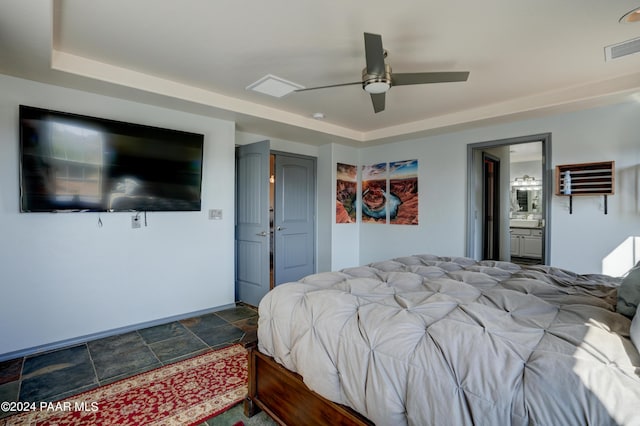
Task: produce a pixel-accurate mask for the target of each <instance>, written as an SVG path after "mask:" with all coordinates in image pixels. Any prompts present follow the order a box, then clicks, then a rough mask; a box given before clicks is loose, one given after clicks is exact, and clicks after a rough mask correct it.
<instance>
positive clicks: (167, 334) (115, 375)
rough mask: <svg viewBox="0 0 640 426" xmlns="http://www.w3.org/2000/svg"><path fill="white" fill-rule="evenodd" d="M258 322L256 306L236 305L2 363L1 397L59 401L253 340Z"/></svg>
mask: <svg viewBox="0 0 640 426" xmlns="http://www.w3.org/2000/svg"><path fill="white" fill-rule="evenodd" d="M257 320H258V315H257V311H256V310H255V309H254V308H252V307H250V306H246V305H238V306H236V307H234V308H231V309H226V310H222V311H218V312H214V313H210V314H205V315H201V316H198V317H194V318H188V319H184V320H180V321H174V322H171V323H168V324H164V325H158V326H154V327H149V328H144V329H140V330H136V331H132V332H128V333H125V334H121V335H117V336H111V337H105V338H102V339H98V340H93V341H89V342H86V343H83V344H79V345H75V346H71V347H67V348H62V349H57V350H53V351H50V352H45V353H40V354H35V355H30V356H26V357H23V358H18V359H13V360H9V361H4V362H0V401H35V402H39V401H56V400H59V399H62V398H66V397H69V396H72V395H75V394H77V393H80V392H83V391H87V390H89V389H92V388H95V387H98V386H101V385H104V384H107V383H111V382H114V381H116V380H119V379H123V378H126V377H129V376H131V375H134V374H138V373H142V372H145V371H148V370H151V369H153V368H157V367H160V366H163V365H166V364H170V363H172V362H176V361H180V360H183V359H186V358H189V357H192V356H196V355H199V354H201V353H204V352H206V351H209V350H211V349H216V348H219V347H223V346H225V345H229V344H231V343H238V342H240V343H243V344H250V343H252V342H254V341H255V340H256V339H257V336H256V330H257ZM236 411H238V410H236ZM8 414H9V413H3V412H0V419H2V418H3V417H6V416H7V415H8ZM256 420H257V419H256ZM0 424H2V422H1V421H0ZM209 424H210V425H213V424H216V425H218V424H220V422H213V420H210V421H209Z"/></svg>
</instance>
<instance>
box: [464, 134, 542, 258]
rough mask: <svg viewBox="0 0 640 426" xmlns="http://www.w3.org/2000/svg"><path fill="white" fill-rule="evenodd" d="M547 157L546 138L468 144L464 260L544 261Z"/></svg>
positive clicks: (535, 137) (521, 138)
mask: <svg viewBox="0 0 640 426" xmlns="http://www.w3.org/2000/svg"><path fill="white" fill-rule="evenodd" d="M550 155H551V135H550V134H539V135H531V136H523V137H519V138H510V139H503V140H495V141H487V142H480V143H475V144H470V145H468V148H467V162H468V164H467V165H468V179H467V182H468V190H467V199H468V203H467V206H468V208H467V249H466V254H467V256H469V257H472V258H474V259H477V260H482V259H491V260H504V261H513V262H514V263H521V264H548V263H549V258H550V251H549V243H548V242H549V236H550V232H551V228H550V225H551V224H550V221H549V209H550V205H551V203H550V200H551V194H552V192H551V190H552V184H551V182H552V179H551V177H552V175H551V173H552V172H551V170H550Z"/></svg>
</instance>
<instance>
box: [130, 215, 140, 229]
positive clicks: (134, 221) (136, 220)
mask: <svg viewBox="0 0 640 426" xmlns="http://www.w3.org/2000/svg"><path fill="white" fill-rule="evenodd" d="M140 222H141V221H140V216H138V215H135V216H131V227H132V228H133V229H137V228H140V227H141V226H142V224H141V223H140Z"/></svg>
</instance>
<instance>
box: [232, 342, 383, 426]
mask: <svg viewBox="0 0 640 426" xmlns="http://www.w3.org/2000/svg"><path fill="white" fill-rule="evenodd" d="M248 387H249V393H248V395H247V398H246V400H245V402H244V412H245V415H246V416H247V417H251V416H253V415H254V414H256V413H257V412H258V411H260V410H264V411H265V412H266V413H267V414H268V415H269V416H271V417H272V418H273V419H274V420H275V421H276V422H277V423H278V424H280V425H295V426H299V425H318V426H320V425H344V426H347V425H353V426H372V425H373V423H371V422H370V421H369V420H368V419H366V418H365V417H363V416H362V415H360V414H358V413H356V412H355V411H353V410H352V409H350V408H348V407H345V406H343V405H340V404H336V403H334V402H331V401H329V400H327V399H325V398H323V397H322V396H320V395H318V394H317V393H315V392H313V391H312V390H310V389H309V388H308V387H307V386H306V385H305V384H304V383H303V381H302V377H300V375H298V374H295V373H292V372H291V371H289V370H287V369H286V368H284V367H283V366H281V365H280V364H278V363H277V362H276V361H275V360H274V359H273V358H271V357H269V356H267V355H264V354H262V353H260V351H258V348H257V346H253V347H251V348H249V384H248Z"/></svg>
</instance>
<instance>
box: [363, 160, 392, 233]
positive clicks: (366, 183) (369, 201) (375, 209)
mask: <svg viewBox="0 0 640 426" xmlns="http://www.w3.org/2000/svg"><path fill="white" fill-rule="evenodd" d="M386 197H387V163H378V164H374V165H371V166H362V222H365V223H367V222H368V223H387V199H386Z"/></svg>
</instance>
